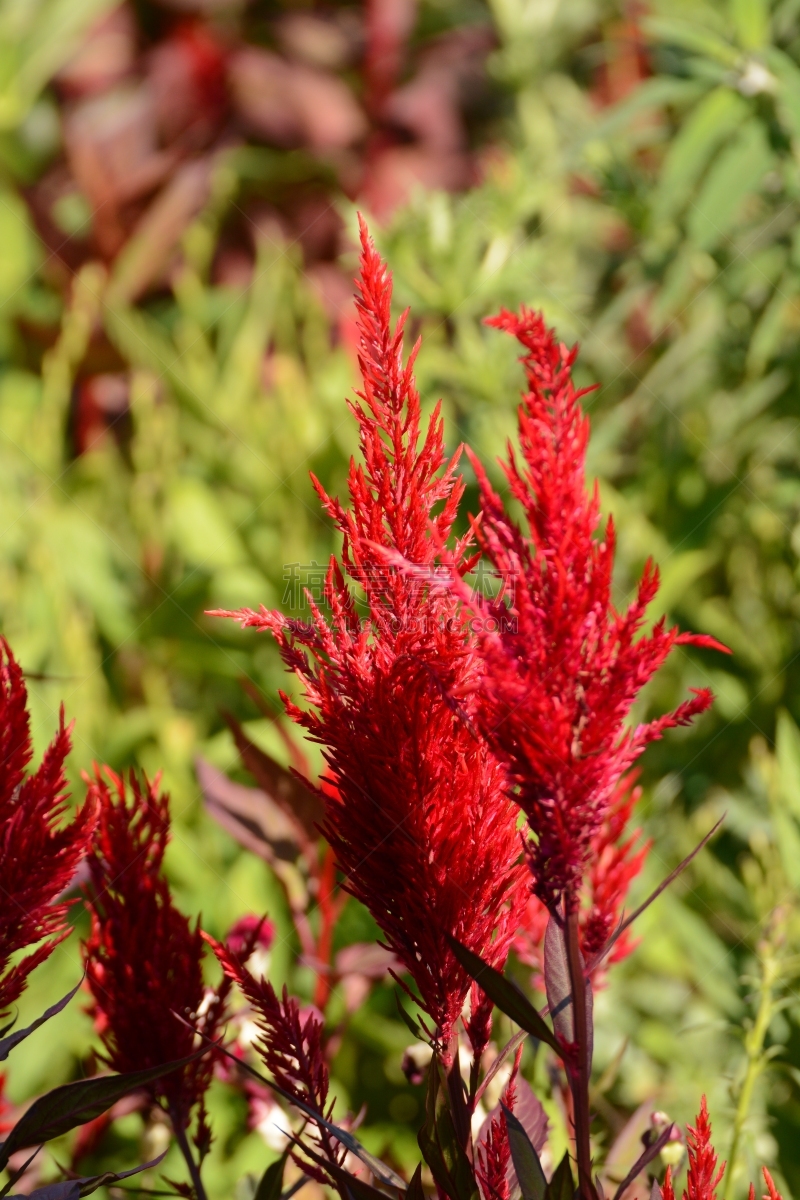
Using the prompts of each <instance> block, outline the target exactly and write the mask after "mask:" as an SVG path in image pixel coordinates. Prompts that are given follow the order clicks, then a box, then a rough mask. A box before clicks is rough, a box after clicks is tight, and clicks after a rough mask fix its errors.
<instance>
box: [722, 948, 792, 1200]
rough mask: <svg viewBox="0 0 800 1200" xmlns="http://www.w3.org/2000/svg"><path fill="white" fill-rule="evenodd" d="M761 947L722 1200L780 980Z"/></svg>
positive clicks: (770, 953)
mask: <svg viewBox="0 0 800 1200" xmlns="http://www.w3.org/2000/svg"><path fill="white" fill-rule="evenodd" d="M762 947H763V954H762V958H761V981H760V984H759V1003H758V1012H757V1013H756V1019H755V1021H754V1022H753V1024H752V1026H751V1028H750V1030H749V1032H748V1033H747V1036H746V1037H745V1040H744V1048H745V1053H746V1055H747V1069H746V1071H745V1075H744V1079H743V1081H742V1086H741V1090H740V1092H739V1099H738V1101H737V1104H736V1115H735V1117H734V1121H733V1132H732V1134H731V1148H730V1153H729V1155H728V1168H727V1172H726V1175H725V1200H728V1198H729V1197H730V1196H731V1194H732V1187H733V1183H734V1180H735V1178H736V1168H737V1166H738V1161H739V1153H740V1146H741V1140H742V1131H743V1129H744V1125H745V1122H746V1120H747V1117H748V1114H749V1112H750V1105H751V1103H752V1100H753V1089H754V1088H755V1086H756V1080H757V1079H758V1077H759V1075H760V1074H761V1072H762V1070H763V1069H764V1042H765V1041H766V1037H767V1031H768V1030H769V1026H770V1022H771V1020H772V1015H773V1006H774V1000H775V997H774V990H775V984H776V983H777V982H778V979H779V977H780V963H779V960H778V956H777V954H776V953H775V949H774V947H773V945H772V943H771V942H770V941H769V940H766V939H765V941H764V942H763V943H762Z"/></svg>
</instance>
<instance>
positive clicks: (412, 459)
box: [220, 223, 524, 1041]
mask: <svg viewBox="0 0 800 1200" xmlns="http://www.w3.org/2000/svg"><path fill="white" fill-rule="evenodd" d="M361 244H362V254H361V273H360V278H359V281H358V296H357V306H358V314H359V332H360V339H361V340H360V354H359V362H360V367H361V374H362V377H363V391H361V392H359V393H358V395H359V399H360V401H361V403H357V402H354V403H351V404H350V409H351V411H352V413H353V415H354V417H355V418H356V420H357V421H358V424H359V431H360V443H361V453H362V456H363V460H364V465H363V466H361V465H359V466H357V465H356V464H355V463H354V462H353V463H351V466H350V475H349V490H350V499H351V508H350V509H349V510H346V509H345V508H344V507H343V506H342V504H341V503H340V502H339V501H338V500H336V499H333V498H331V497H329V496H327V495H326V494H325V492H324V491H323V490H322V487H321V486H320V485H319V484H318V483H317V482H316V481H315V484H316V487H317V491H318V492H319V495H320V497H321V499H322V503H323V505H324V507H325V509H326V511H327V512H328V514H329V515H330V516H331V517H332V519H333V520H334V521H335V523H336V525H337V526H338V528H339V529H340V531H341V533H342V535H343V538H344V544H343V548H342V556H341V562H337V561H336V560H335V559H333V560H332V561H331V565H330V569H329V572H328V576H327V590H326V598H327V601H328V603H329V605H330V607H331V610H332V613H333V623H332V624H331V623H329V622H328V621H327V620H326V619H325V617H324V616H323V615H322V613H321V612H320V611H319V610H318V609H317V608H316V606H315V605H314V604H313V602H312V601H311V600H310V598H309V602H310V604H311V609H312V620H311V623H310V624H308V625H303V624H301V623H300V622H297V621H290V620H289V619H288V618H286V617H285V616H283V615H282V614H280V613H276V612H268V611H267V610H266V609H263V608H262V609H261V611H260V612H259V613H254V612H252V611H250V610H247V609H245V610H242V611H240V612H238V613H228V614H224V615H228V616H235V617H237V618H238V619H239V620H241V622H242V624H243V626H254V627H255V628H258V629H268V630H270V631H271V632H272V633H273V634H274V636H275V638H276V639H277V641H278V644H279V646H280V649H281V652H282V654H283V657H284V661H285V662H286V664H287V666H288V667H289V668H290V669H291V670H293V671H294V672H295V673H296V674H297V675H298V676H299V678H300V679H301V680H302V682H303V684H304V687H305V695H306V698H307V699H308V701H309V702H310V705H311V708H310V710H309V711H303V710H301V709H299V708H297V707H296V706H294V705H292V704H291V703H290V702H289V701H288V700H286V698H284V699H285V700H286V704H287V708H288V711H289V712H290V714H291V715H292V716H293V718H294V719H295V720H296V721H297V722H298V723H299V724H301V725H302V726H304V727H305V728H306V729H307V730H308V731H309V733H310V734H311V736H312V737H313V738H314V739H315V740H316V741H318V742H320V743H321V744H322V745H323V746H324V747H325V753H326V757H327V761H328V763H329V765H330V768H331V780H330V784H331V787H330V791H329V792H328V793H327V794H326V796H325V799H326V805H327V807H326V818H325V827H324V833H325V834H326V836H327V838H328V839H329V841H330V843H331V845H332V846H333V848H334V850H335V852H336V856H337V860H338V863H339V866H340V868H341V870H342V871H343V872H344V874H345V877H346V881H345V886H346V887H347V888H348V889H349V890H350V891H351V892H352V893H353V895H355V896H357V897H358V899H359V900H361V901H362V902H363V903H364V904H365V905H366V906H367V908H369V910H370V911H371V912H372V914H373V916H374V917H375V919H376V921H377V922H378V924H379V925H380V927H381V929H382V930H383V933H384V935H385V937H386V940H387V943H388V944H389V947H390V948H391V949H392V950H393V951H394V952H395V954H396V955H397V957H398V958H399V959H400V960H401V962H402V963H403V965H404V966H405V968H406V969H407V970H408V971H409V972H410V974H411V975H412V976H413V978H414V980H415V982H416V984H417V988H418V989H419V993H420V995H421V997H422V1002H423V1004H424V1006H425V1008H426V1009H427V1011H428V1013H429V1014H430V1015H431V1017H432V1018H433V1019H434V1021H435V1022H436V1024H437V1026H438V1029H439V1032H440V1035H441V1037H442V1039H443V1040H445V1041H446V1040H447V1038H448V1037H449V1035H450V1032H451V1030H452V1027H453V1024H454V1022H455V1021H456V1019H457V1017H458V1015H459V1013H460V1012H461V1008H462V1005H463V1003H464V1000H465V997H466V995H467V992H468V990H469V987H470V981H469V978H468V977H467V975H466V974H465V972H464V971H463V970H462V968H461V967H460V966H459V964H458V963H457V962H456V959H455V957H454V956H453V954H452V951H451V950H450V948H449V946H448V944H447V941H446V934H448V933H450V934H453V935H454V936H455V937H457V938H458V939H459V940H460V941H461V942H463V943H464V944H466V945H467V946H469V947H470V948H471V949H472V950H474V951H476V952H477V953H479V954H481V955H483V956H484V957H485V958H487V959H488V960H489V961H491V962H492V963H493V964H502V962H504V960H505V957H506V953H507V949H508V945H509V941H510V939H511V937H512V936H513V934H514V932H515V928H516V924H517V913H516V908H515V905H518V904H519V903H520V902H521V901H522V900H523V899H524V897H522V896H521V895H520V896H519V897H518V898H515V897H514V895H513V894H514V892H515V890H516V892H517V893H520V892H521V891H522V889H520V888H519V887H518V884H519V882H520V880H521V877H522V876H521V872H520V867H519V864H518V859H519V841H518V838H517V834H516V818H515V810H514V807H513V805H511V804H510V803H509V801H508V800H507V799H506V797H505V795H504V783H505V780H504V776H503V773H502V771H501V768H500V766H499V765H498V763H497V762H496V761H495V759H494V758H493V756H492V754H491V752H490V751H489V750H488V748H487V747H486V746H485V744H484V743H483V742H482V741H481V740H479V739H478V738H476V736H475V734H474V731H473V729H472V728H471V725H470V720H469V717H470V705H471V704H472V703H473V701H472V700H468V701H467V702H466V707H465V708H464V709H459V707H458V704H457V703H456V702H455V701H454V700H453V697H454V696H458V695H461V694H463V693H465V692H467V693H474V691H475V687H476V684H477V676H478V674H479V672H480V669H481V664H480V661H479V659H478V658H477V656H476V653H475V639H474V636H473V634H472V633H471V632H470V629H469V626H468V622H467V619H466V614H464V613H462V608H461V604H460V601H459V599H458V598H457V597H456V596H454V595H453V592H452V589H450V588H449V587H446V586H445V587H437V586H432V585H431V580H432V579H433V578H434V577H435V575H436V572H437V571H438V572H440V573H442V572H444V575H445V576H446V577H447V578H449V570H448V568H447V567H442V566H438V565H437V563H438V561H439V560H438V558H437V554H438V548H439V547H440V546H442V545H444V544H445V543H446V541H447V539H448V537H449V535H450V532H451V529H452V525H453V521H454V518H455V515H456V509H457V506H458V502H459V499H460V497H461V495H462V492H463V487H464V485H463V482H462V480H461V477H460V476H458V475H457V474H456V463H457V458H458V455H456V456H455V457H454V458H452V459H451V460H450V461H446V459H445V453H444V446H443V438H442V422H441V418H440V415H439V407H438V406H437V408H436V410H435V411H434V413H433V415H432V417H431V419H430V422H429V424H428V429H427V434H426V436H425V438H424V441H423V444H422V446H420V402H419V395H418V393H417V390H416V386H415V383H414V377H413V373H412V368H413V361H414V357H415V354H416V348H415V349H414V351H413V352H412V354H411V356H410V358H409V361H408V363H407V364H406V365H405V366H404V365H403V325H404V320H405V317H401V319H400V321H399V322H398V324H397V326H396V327H395V329H394V330H392V328H391V324H390V304H391V295H392V284H391V276H390V275H389V273H388V271H387V270H386V267H385V266H384V264H383V263H382V262H381V260H380V258H379V256H378V254H377V253H376V251H375V249H374V247H373V245H372V243H371V241H370V239H369V237H368V235H367V231H366V228H365V226H364V225H363V223H362V227H361ZM465 553H466V542H460V543H458V544H457V545H456V546H455V550H454V556H453V561H454V563H455V565H456V569H457V570H460V571H466V570H467V569H468V566H469V564H468V562H467V560H466V558H465ZM392 556H396V557H397V558H400V559H402V560H404V561H406V562H408V563H411V564H413V565H414V566H415V567H416V568H420V569H421V570H420V574H421V575H422V576H424V578H422V579H420V578H410V577H409V574H408V573H407V572H405V573H404V572H402V571H397V570H395V569H393V568H392V567H390V566H387V562H388V561H389V560H390V559H391V558H392ZM345 576H349V577H350V579H352V580H353V581H354V582H355V583H356V584H357V585H359V587H360V589H362V590H363V594H364V597H365V601H366V617H365V618H364V619H362V617H361V615H360V613H359V607H358V602H357V600H356V598H355V595H354V593H353V592H352V591H351V589H350V588H349V587H348V585H347V584H346V582H345ZM220 615H223V614H220Z"/></svg>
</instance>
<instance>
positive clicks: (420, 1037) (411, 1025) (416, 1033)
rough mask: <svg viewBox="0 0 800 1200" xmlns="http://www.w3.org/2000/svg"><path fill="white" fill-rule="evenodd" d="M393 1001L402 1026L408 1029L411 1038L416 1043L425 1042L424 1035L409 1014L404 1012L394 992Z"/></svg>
mask: <svg viewBox="0 0 800 1200" xmlns="http://www.w3.org/2000/svg"><path fill="white" fill-rule="evenodd" d="M394 999H395V1004H396V1005H397V1011H398V1012H399V1014H400V1019H401V1021H402V1022H403V1024H404V1025H406V1026H407V1027H408V1029H409V1030H410V1032H411V1034H412V1036H413V1037H415V1038H416V1039H417V1041H418V1042H424V1041H426V1040H427V1039H426V1037H425V1035H424V1033H423V1032H422V1030H421V1029H420V1027H419V1025H418V1024H417V1022H416V1021H415V1020H414V1018H413V1017H412V1016H411V1014H410V1013H407V1012H406V1010H405V1009H404V1008H403V1005H402V1004H401V1003H400V997H399V996H398V994H397V992H395V994H394Z"/></svg>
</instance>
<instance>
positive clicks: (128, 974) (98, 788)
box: [84, 768, 229, 1149]
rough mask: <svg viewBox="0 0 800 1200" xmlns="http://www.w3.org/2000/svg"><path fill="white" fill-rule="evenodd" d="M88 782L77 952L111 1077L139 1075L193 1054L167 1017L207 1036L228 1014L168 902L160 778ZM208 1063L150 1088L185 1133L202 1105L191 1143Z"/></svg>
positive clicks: (188, 1039)
mask: <svg viewBox="0 0 800 1200" xmlns="http://www.w3.org/2000/svg"><path fill="white" fill-rule="evenodd" d="M105 773H106V775H107V777H108V778H107V779H104V778H103V777H102V775H101V774H100V772H99V770H98V771H96V774H95V778H94V779H93V780H91V781H90V785H89V795H90V796H91V797H92V798H93V799H94V800H95V801H96V803H97V805H98V807H99V825H98V830H97V835H96V841H95V847H94V850H93V852H92V854H91V855H90V857H89V869H90V873H91V886H90V887H89V888H87V895H86V903H87V906H88V908H89V910H90V912H91V916H92V932H91V936H90V937H89V939H88V941H87V942H86V945H85V947H84V957H85V961H86V977H87V981H88V984H89V988H90V990H91V993H92V999H93V1005H92V1012H93V1015H94V1016H95V1018H96V1023H97V1029H98V1032H99V1034H100V1037H101V1039H102V1042H103V1046H104V1049H105V1059H106V1061H107V1063H108V1064H109V1066H110V1067H112V1068H113V1069H114V1070H115V1071H137V1070H141V1069H143V1068H145V1067H150V1066H157V1065H158V1064H160V1063H168V1062H172V1061H174V1060H175V1059H178V1058H183V1057H186V1056H188V1055H190V1054H192V1053H193V1051H194V1049H195V1036H194V1034H193V1032H192V1030H191V1029H189V1028H187V1026H186V1025H185V1024H183V1023H182V1022H181V1021H179V1020H178V1019H177V1018H176V1017H175V1016H174V1015H173V1013H179V1014H180V1015H181V1016H182V1017H183V1018H184V1020H186V1021H188V1022H189V1023H191V1024H192V1025H193V1026H194V1027H195V1028H197V1029H199V1030H201V1031H202V1032H203V1033H204V1034H205V1035H206V1036H207V1037H210V1038H214V1037H215V1036H216V1035H217V1034H218V1031H219V1029H220V1027H221V1025H222V1022H223V1020H224V1016H225V1012H224V1009H225V998H226V995H227V991H228V988H229V985H228V984H227V983H225V984H223V986H222V987H221V988H220V989H219V990H218V991H217V992H216V993H212V994H210V995H209V994H208V993H207V991H206V988H205V986H204V983H203V972H202V959H203V950H204V943H203V938H202V935H201V932H200V929H199V927H197V926H195V927H194V928H192V926H191V925H190V923H189V921H188V919H187V918H186V917H185V916H183V914H182V913H180V912H178V910H177V908H175V905H174V904H173V902H172V897H171V895H170V890H169V884H168V883H167V880H166V879H165V877H164V875H163V872H162V864H163V859H164V851H165V849H166V846H167V841H168V839H169V829H170V821H169V798H168V796H167V795H166V793H163V792H159V788H158V782H159V781H158V778H156V779H155V781H154V782H153V783H149V782H147V781H146V780H145V784H144V786H142V785H141V784H140V782H139V780H138V779H137V778H136V776H135V775H134V773H133V772H131V776H130V796H128V795H127V794H126V788H125V783H124V781H123V779H121V778H120V777H119V776H118V775H115V774H114V773H113V772H112V771H110V770H108V768H106V772H105ZM212 1071H213V1057H212V1056H210V1055H206V1056H205V1057H203V1058H201V1059H199V1060H197V1061H195V1062H193V1063H190V1064H189V1065H188V1066H186V1067H184V1068H183V1069H182V1070H179V1071H173V1072H172V1073H171V1074H169V1075H165V1076H164V1078H163V1079H161V1080H157V1081H156V1082H155V1083H154V1084H153V1085H152V1090H151V1095H152V1097H153V1099H154V1100H155V1101H157V1102H159V1103H161V1104H163V1105H164V1106H165V1107H166V1109H167V1110H168V1112H169V1114H170V1117H171V1120H172V1122H173V1125H174V1126H175V1127H176V1130H183V1129H185V1128H186V1127H187V1126H188V1125H189V1123H190V1120H191V1117H192V1110H193V1109H194V1107H195V1106H196V1105H197V1104H201V1114H200V1126H199V1130H198V1137H197V1138H196V1141H197V1142H198V1145H199V1146H200V1147H201V1149H203V1148H204V1138H205V1137H206V1135H207V1130H206V1129H205V1125H204V1120H203V1109H202V1101H203V1097H204V1096H205V1093H206V1090H207V1088H208V1085H209V1083H210V1082H211V1076H212Z"/></svg>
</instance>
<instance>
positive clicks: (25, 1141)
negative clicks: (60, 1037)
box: [0, 1046, 208, 1169]
mask: <svg viewBox="0 0 800 1200" xmlns="http://www.w3.org/2000/svg"><path fill="white" fill-rule="evenodd" d="M207 1052H208V1051H207V1047H205V1046H204V1047H202V1049H201V1050H199V1051H198V1052H197V1053H196V1054H191V1055H189V1056H188V1057H187V1058H181V1059H177V1060H176V1061H175V1062H172V1063H163V1064H161V1065H160V1066H157V1067H148V1068H147V1070H145V1071H127V1072H125V1073H124V1074H122V1075H101V1076H99V1077H95V1078H93V1079H80V1080H78V1081H77V1082H75V1083H65V1084H63V1085H62V1086H61V1087H57V1088H54V1089H53V1091H52V1092H48V1093H47V1094H46V1095H44V1096H40V1097H39V1099H38V1100H35V1101H34V1102H33V1104H32V1105H31V1106H30V1108H29V1109H28V1110H27V1112H25V1114H24V1115H23V1116H22V1117H21V1118H20V1120H19V1121H17V1123H16V1125H15V1126H14V1128H13V1129H12V1130H11V1132H10V1133H9V1135H8V1137H7V1138H6V1140H5V1141H4V1142H3V1143H2V1145H1V1146H0V1169H2V1168H4V1167H5V1166H6V1164H7V1163H8V1160H9V1158H10V1157H11V1155H12V1154H15V1153H16V1151H17V1150H24V1149H25V1148H26V1147H28V1146H36V1145H38V1144H40V1143H42V1142H48V1141H50V1140H51V1139H52V1138H56V1137H60V1136H61V1134H62V1133H68V1132H69V1130H70V1129H74V1128H75V1126H76V1125H84V1124H85V1123H86V1122H87V1121H92V1120H94V1118H95V1117H99V1116H100V1114H101V1113H104V1112H105V1111H106V1109H108V1108H110V1107H111V1105H112V1104H115V1103H116V1101H117V1100H119V1099H120V1098H121V1097H122V1096H127V1095H128V1093H129V1092H135V1091H136V1090H137V1089H138V1088H141V1087H145V1086H146V1085H147V1084H148V1083H152V1082H153V1080H155V1079H160V1078H162V1076H164V1075H169V1074H170V1073H171V1072H172V1071H178V1070H180V1068H181V1067H185V1066H186V1065H187V1063H190V1062H194V1060H195V1059H196V1058H200V1057H202V1055H203V1054H206V1053H207Z"/></svg>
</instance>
